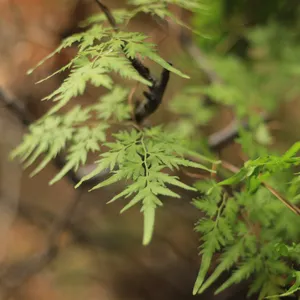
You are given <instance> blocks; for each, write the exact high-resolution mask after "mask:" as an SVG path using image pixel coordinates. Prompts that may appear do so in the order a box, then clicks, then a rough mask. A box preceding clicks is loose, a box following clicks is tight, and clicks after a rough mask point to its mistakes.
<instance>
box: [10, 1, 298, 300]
mask: <svg viewBox="0 0 300 300" xmlns="http://www.w3.org/2000/svg"><path fill="white" fill-rule="evenodd" d="M246 2H247V1H243V2H242V3H241V2H239V3H238V2H236V1H229V0H226V1H225V0H224V1H223V0H222V1H221V0H214V1H203V2H202V1H201V2H200V1H198V0H192V1H184V0H167V1H158V0H151V1H148V0H147V1H146V0H131V1H128V3H129V4H130V5H131V6H130V10H129V9H117V10H114V11H112V14H113V15H114V17H115V19H116V22H117V24H118V26H119V27H120V31H118V32H115V30H114V29H113V28H111V27H110V26H109V25H108V24H107V23H108V22H107V20H106V16H105V14H103V13H100V14H97V15H94V16H91V17H90V18H88V19H87V20H86V21H84V22H82V24H81V25H82V27H83V28H84V31H83V32H81V33H77V34H74V35H72V36H70V37H68V38H66V39H65V40H64V41H63V42H62V44H61V45H60V46H59V47H58V48H57V49H56V50H55V51H54V52H53V53H51V54H50V55H49V56H47V57H46V58H45V59H44V60H42V61H41V62H40V63H39V64H38V65H37V67H39V66H40V65H41V64H43V63H45V61H46V60H48V59H50V58H51V57H53V56H54V55H56V54H58V53H60V52H61V51H63V50H64V49H65V48H68V47H74V46H76V47H77V49H78V51H77V53H76V55H75V56H74V57H73V58H72V59H71V60H70V62H69V63H68V64H67V65H65V66H63V67H62V68H61V69H59V70H57V71H56V72H55V73H54V74H52V75H50V76H48V77H47V78H45V79H43V80H46V79H48V78H50V77H51V76H54V75H55V74H58V73H60V72H64V71H68V76H67V78H66V79H65V80H64V81H63V83H62V85H61V86H60V87H59V88H58V89H57V90H55V91H53V92H52V93H51V94H50V95H49V96H47V97H46V98H45V100H52V101H53V106H52V107H51V109H50V110H49V111H48V113H47V114H46V115H45V116H43V117H42V118H41V119H39V120H37V121H36V122H35V123H33V124H32V125H31V126H30V127H29V130H28V133H27V134H25V136H24V139H23V141H22V143H21V144H20V145H19V146H18V147H17V148H16V149H15V150H14V151H13V153H12V157H15V158H19V159H20V161H21V162H22V163H23V164H24V166H25V167H28V166H30V165H33V164H35V163H36V162H37V161H38V164H37V165H36V166H35V168H34V170H33V171H32V175H35V174H37V173H38V172H40V171H41V170H42V169H43V168H44V167H45V166H46V165H47V164H48V163H49V162H50V161H51V160H53V159H55V158H56V157H57V156H58V155H62V154H64V155H65V160H66V164H65V166H64V167H63V168H62V169H61V170H60V171H59V172H58V174H57V175H56V176H55V177H54V178H53V179H52V180H51V181H50V184H54V183H55V182H57V181H58V180H60V179H62V178H63V176H65V175H66V174H67V173H68V172H69V171H71V170H75V171H76V170H78V168H79V167H80V166H84V165H85V164H86V162H87V159H88V157H89V154H90V153H91V152H94V153H95V154H98V156H99V159H98V160H97V161H96V162H95V169H94V170H93V171H92V172H91V173H90V174H88V175H86V176H84V177H83V178H82V180H81V181H80V182H79V183H78V184H77V186H76V187H77V188H78V187H79V186H81V185H82V184H84V183H85V182H86V181H88V180H90V179H92V178H95V176H96V175H99V174H102V172H103V171H104V170H108V171H109V177H108V178H107V179H106V180H103V181H101V180H99V183H97V184H96V185H95V186H94V187H93V188H92V189H91V190H96V189H99V188H103V187H106V186H109V185H112V184H114V183H118V184H119V185H121V184H125V187H124V189H123V190H122V191H121V192H120V193H119V194H117V195H116V196H114V197H113V198H112V199H111V200H110V201H109V203H111V202H114V201H116V200H120V199H122V198H125V199H126V201H127V202H126V204H125V205H124V207H123V208H122V210H121V213H123V212H125V211H126V210H128V209H129V208H132V207H133V206H139V207H140V210H141V212H142V214H143V217H144V233H143V244H144V245H147V244H149V243H150V241H151V238H152V235H153V231H154V226H155V214H156V209H157V208H158V207H160V206H162V205H163V202H164V201H165V198H167V197H170V198H179V197H180V194H179V193H178V191H177V190H178V188H181V189H182V190H183V191H184V190H189V191H194V192H195V195H196V196H195V199H194V200H193V204H194V206H195V208H196V209H198V210H200V211H201V213H202V215H203V217H201V218H200V220H199V221H198V222H197V224H196V228H195V229H196V231H197V232H198V233H199V235H200V239H201V245H200V249H201V250H200V255H201V265H200V270H199V274H198V276H197V279H196V282H195V286H194V289H193V294H197V293H203V292H204V291H205V290H206V289H208V288H209V287H211V286H212V285H213V284H216V283H218V284H220V286H219V288H217V289H216V290H215V293H216V294H217V293H220V292H222V291H224V290H225V289H228V288H229V287H230V286H232V285H234V284H238V283H240V282H241V281H243V280H247V279H249V278H251V285H250V287H249V296H251V295H254V294H255V295H257V297H258V299H264V298H275V299H279V297H284V296H289V295H291V294H294V293H297V291H299V289H300V275H299V274H300V273H299V264H300V246H299V240H300V230H299V229H300V218H299V208H298V206H299V204H300V196H299V195H300V184H299V183H300V177H299V173H297V172H299V164H300V158H299V156H298V152H299V150H300V142H296V143H294V144H293V145H292V146H291V147H289V149H288V150H287V151H285V152H284V153H282V152H279V151H278V152H277V151H275V150H274V148H273V146H274V143H275V142H276V139H275V138H274V137H273V135H272V132H271V130H270V128H269V126H268V124H267V123H266V121H265V116H266V115H268V116H269V115H270V114H272V113H274V112H277V111H279V109H280V104H281V103H282V102H283V101H286V100H291V99H293V98H294V96H295V95H299V94H300V90H299V79H300V78H299V76H300V72H299V61H300V54H299V53H300V51H299V50H300V49H299V43H298V42H299V34H298V32H294V31H290V30H289V28H287V27H284V26H282V25H281V23H280V22H279V21H276V22H275V21H274V20H275V19H276V20H277V19H281V18H279V16H278V18H277V17H276V18H274V20H273V22H269V23H267V21H268V20H269V13H268V14H267V15H268V16H267V17H266V19H265V21H266V22H265V23H266V24H267V25H266V26H263V27H255V28H254V27H253V28H251V29H249V28H246V27H245V26H244V25H243V26H242V27H243V28H241V24H243V22H244V21H245V20H252V18H253V16H251V15H249V14H250V13H248V12H247V11H243V13H241V14H240V15H239V14H238V12H240V11H242V10H243V9H244V8H245V7H247V5H246V4H247V3H246ZM275 2H276V5H275V4H274V6H275V9H274V11H276V12H277V13H278V10H279V8H282V9H283V10H284V8H285V5H284V4H283V2H282V1H281V0H278V1H274V3H275ZM230 3H234V5H232V6H231V5H229V4H230ZM172 5H177V6H179V7H181V8H183V9H188V10H190V11H192V12H194V16H195V18H196V17H198V18H197V19H198V20H197V21H195V24H196V26H194V27H193V28H192V31H193V32H198V31H200V34H204V35H205V34H209V35H211V40H206V42H205V47H204V48H205V49H212V48H215V46H216V45H217V44H218V45H219V46H220V43H221V44H222V43H223V42H224V43H225V44H226V43H227V47H225V48H224V47H219V46H218V47H216V50H214V51H210V53H209V55H207V64H210V65H211V67H212V68H213V70H214V71H215V72H216V73H217V74H218V76H219V77H220V78H221V80H218V82H212V83H211V84H209V85H206V84H202V83H201V82H198V81H199V80H197V84H196V85H190V86H187V87H185V88H184V89H182V91H181V92H180V93H178V94H177V95H176V96H175V97H174V99H173V100H172V101H170V105H169V108H170V112H171V113H173V114H175V115H176V119H175V122H170V123H169V124H165V125H166V126H152V127H151V126H149V127H148V128H145V127H143V126H142V125H140V124H139V125H138V124H134V123H133V122H131V121H130V120H131V112H132V111H134V106H131V96H132V95H131V93H130V88H129V87H124V86H121V85H118V84H116V82H115V81H116V80H115V78H116V77H115V76H114V75H115V74H117V75H118V76H119V77H120V78H121V79H122V80H125V79H126V86H128V85H131V84H132V81H134V82H139V83H142V84H143V85H145V86H146V88H147V87H149V86H150V85H151V82H149V81H148V80H146V79H145V78H144V77H142V76H141V75H140V74H139V73H138V72H137V71H136V69H135V68H134V67H133V65H132V59H135V58H139V59H141V60H142V61H144V60H145V59H146V60H148V59H149V60H152V61H153V62H155V63H156V64H158V65H160V66H161V67H162V68H165V69H167V70H169V71H171V72H173V73H174V74H176V75H178V76H180V77H182V78H188V76H187V75H185V74H184V73H183V72H181V71H179V70H178V69H177V68H175V67H173V66H171V65H170V64H169V63H167V62H166V60H165V59H163V58H162V57H161V56H160V55H159V54H158V52H157V47H156V45H155V44H153V43H150V42H148V41H147V39H148V36H147V35H145V34H144V33H141V32H127V31H126V30H125V29H126V25H127V24H128V22H129V21H130V20H131V19H133V18H134V17H135V16H136V15H138V14H140V13H146V14H149V15H151V16H152V17H155V19H156V20H157V19H159V18H160V19H167V20H170V19H171V20H172V21H174V22H176V23H177V24H179V25H180V26H185V27H188V26H187V25H186V24H185V23H183V22H182V21H181V20H180V19H178V17H176V16H175V15H174V14H173V13H172V12H171V10H170V7H171V6H172ZM265 5H266V7H267V6H268V7H269V6H270V3H269V1H267V2H266V3H265ZM270 14H271V13H270ZM200 15H201V16H203V18H202V17H201V18H199V16H200ZM257 22H258V21H257ZM258 23H259V22H258ZM297 26H298V25H297V24H295V28H298V27H297ZM206 29H209V30H208V32H207V31H206ZM279 38H280V41H281V42H280V43H279V42H278V40H279ZM243 39H244V40H247V42H248V43H249V46H248V48H247V51H246V54H245V53H244V55H243V58H241V57H239V58H238V56H236V55H234V51H232V49H233V48H234V47H233V45H231V46H228V44H229V45H230V43H232V41H235V40H243ZM198 41H199V44H201V45H203V43H204V40H203V39H202V38H199V37H198ZM233 44H234V42H233ZM223 46H224V45H223ZM220 48H221V50H220ZM205 49H204V50H205ZM224 49H225V50H224ZM228 50H230V52H231V54H230V55H229V53H228V52H229V51H228ZM237 52H238V51H237ZM223 54H226V55H223ZM239 54H240V53H239ZM32 71H33V70H31V71H30V72H29V73H31V72H32ZM196 79H197V78H196ZM43 80H41V81H43ZM127 80H128V81H127ZM220 82H222V83H220ZM89 84H90V85H93V86H95V87H102V88H104V89H106V90H107V92H106V94H104V95H103V96H101V97H100V98H99V99H97V100H95V101H94V102H92V103H89V104H87V105H85V106H71V102H72V99H73V98H75V97H77V96H79V95H82V94H83V93H84V92H85V90H86V88H87V86H88V85H89ZM208 98H209V100H210V102H211V104H210V105H207V101H206V100H207V99H208ZM68 105H70V106H71V108H69V107H67V108H68V109H67V112H66V113H62V108H66V106H68ZM222 108H226V109H227V110H228V109H230V110H231V112H232V114H234V117H235V121H236V124H237V126H238V138H237V139H236V140H235V142H236V143H237V144H239V145H240V148H241V152H242V155H241V156H242V157H243V164H242V167H241V168H237V167H235V166H230V164H228V163H226V162H224V161H219V160H217V159H215V154H214V153H211V152H212V151H211V150H210V149H209V139H207V134H205V133H206V131H205V130H206V129H207V128H209V125H210V124H211V122H212V121H214V120H216V119H217V118H218V117H219V113H220V111H221V110H222ZM245 124H247V126H244V125H245ZM113 125H117V127H118V131H117V130H116V128H115V127H114V126H113ZM119 127H122V129H120V128H119ZM203 129H205V130H203ZM234 155H235V154H234ZM182 168H188V169H189V168H193V169H194V171H195V170H196V172H199V173H200V174H196V176H195V177H196V178H202V177H205V178H206V179H203V180H199V181H197V182H196V183H195V185H194V187H192V186H190V185H188V184H186V183H185V182H183V180H182V179H181V178H179V177H178V176H177V173H176V172H178V171H179V170H181V169H182ZM232 171H233V172H234V174H233V175H232V174H231V173H229V172H232ZM214 173H216V174H214ZM197 175H199V176H197ZM206 175H207V176H206ZM97 178H99V176H98V177H97ZM275 188H276V189H275ZM175 189H176V190H175ZM295 212H296V213H295ZM297 213H298V214H297ZM216 257H217V258H216ZM215 261H217V264H216V265H215V264H212V262H215ZM212 265H215V267H212ZM224 273H226V274H229V276H228V277H227V279H225V281H224V282H223V283H220V277H221V275H223V274H224Z"/></svg>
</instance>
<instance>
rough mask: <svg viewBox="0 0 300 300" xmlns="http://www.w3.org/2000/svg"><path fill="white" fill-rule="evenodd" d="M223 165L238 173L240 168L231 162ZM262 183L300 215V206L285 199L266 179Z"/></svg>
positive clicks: (224, 162) (223, 162)
mask: <svg viewBox="0 0 300 300" xmlns="http://www.w3.org/2000/svg"><path fill="white" fill-rule="evenodd" d="M222 166H223V168H224V169H226V170H228V171H231V172H232V173H238V172H239V171H240V169H239V168H238V167H236V166H234V165H232V164H231V163H229V162H226V161H224V160H223V161H222ZM261 184H262V185H263V186H264V187H265V188H266V189H267V190H268V191H270V192H271V193H272V194H273V195H274V196H275V197H276V198H277V199H278V200H280V201H281V202H282V203H283V204H284V205H285V206H286V207H287V208H288V209H289V210H291V211H292V212H293V213H295V214H296V215H298V216H300V208H299V207H297V206H296V205H294V204H292V203H290V202H289V201H288V200H287V199H285V198H284V197H283V196H282V195H281V194H280V193H279V192H278V191H277V190H276V189H274V188H273V187H272V186H270V185H269V184H268V183H266V182H265V181H262V182H261Z"/></svg>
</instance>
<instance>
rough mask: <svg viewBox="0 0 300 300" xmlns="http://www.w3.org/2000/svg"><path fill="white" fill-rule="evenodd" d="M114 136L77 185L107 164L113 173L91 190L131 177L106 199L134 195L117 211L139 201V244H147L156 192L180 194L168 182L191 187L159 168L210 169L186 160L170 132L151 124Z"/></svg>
mask: <svg viewBox="0 0 300 300" xmlns="http://www.w3.org/2000/svg"><path fill="white" fill-rule="evenodd" d="M114 136H115V138H116V141H115V142H114V143H106V144H105V145H106V146H107V147H108V148H109V149H110V150H109V151H108V152H105V153H103V154H102V155H101V159H100V160H99V161H97V167H96V169H95V170H94V171H93V172H92V173H91V174H89V175H87V176H85V177H84V178H83V179H82V181H81V182H80V183H79V184H78V185H77V186H80V184H81V183H82V182H84V181H86V180H89V179H90V178H92V177H94V176H95V175H97V174H98V173H100V172H101V171H103V170H105V169H107V168H109V169H110V170H111V172H112V173H113V175H112V176H111V177H109V178H108V179H107V180H105V181H102V182H101V183H99V184H97V185H96V186H95V187H94V188H93V189H92V190H95V189H99V188H101V187H104V186H107V185H110V184H112V183H115V182H118V181H120V180H130V181H132V183H130V184H129V185H128V186H127V188H126V189H124V190H123V191H122V192H121V193H119V194H118V195H116V196H115V197H114V198H113V199H112V200H111V201H110V202H113V201H115V200H117V199H119V198H121V197H125V198H128V197H131V196H133V195H134V196H133V197H132V199H131V200H130V201H129V203H128V204H127V205H126V206H124V208H123V209H122V211H121V212H124V211H126V210H127V209H129V208H130V207H132V206H134V205H136V204H137V203H139V202H141V203H142V208H141V211H142V212H143V215H144V237H143V244H144V245H147V244H148V243H149V242H150V240H151V237H152V233H153V228H154V220H155V209H156V207H157V206H161V205H162V202H161V200H160V199H159V197H158V196H168V197H173V198H174V197H175V198H179V197H180V196H179V195H178V194H177V193H175V192H173V191H172V190H170V188H169V187H168V185H173V186H177V187H180V188H183V189H186V190H195V189H194V188H192V187H190V186H188V185H186V184H184V183H183V182H181V181H179V178H178V177H177V176H171V175H169V174H167V173H165V172H162V170H165V169H170V170H173V169H174V168H175V169H178V168H179V167H180V166H184V167H193V168H199V169H204V170H207V171H211V170H209V169H207V168H206V167H205V166H204V165H201V164H198V163H195V162H191V161H189V160H186V159H185V158H184V154H185V153H186V152H187V150H185V149H184V147H183V146H181V145H180V141H178V139H177V138H176V137H175V136H174V135H173V136H172V135H171V134H167V133H165V132H163V131H162V130H161V128H157V127H154V128H152V129H149V130H144V132H138V131H136V130H133V131H131V132H126V131H124V132H119V133H117V134H115V135H114ZM115 166H118V167H119V169H118V170H117V171H113V170H114V168H115ZM211 172H213V171H211Z"/></svg>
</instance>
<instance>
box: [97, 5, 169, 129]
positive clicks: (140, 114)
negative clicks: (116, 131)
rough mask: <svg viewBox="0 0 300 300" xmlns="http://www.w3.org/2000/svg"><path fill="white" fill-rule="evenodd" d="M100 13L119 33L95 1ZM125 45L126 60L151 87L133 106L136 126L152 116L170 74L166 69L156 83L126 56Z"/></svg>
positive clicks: (105, 9) (142, 68) (141, 64)
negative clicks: (143, 98) (142, 98)
mask: <svg viewBox="0 0 300 300" xmlns="http://www.w3.org/2000/svg"><path fill="white" fill-rule="evenodd" d="M95 1H96V3H97V4H98V6H99V7H100V9H101V10H102V12H103V13H104V14H105V16H106V18H107V20H108V22H109V24H110V26H111V27H112V28H113V30H114V31H115V32H119V28H118V25H117V22H116V20H115V18H114V16H113V15H112V13H111V12H110V10H109V9H108V7H107V6H105V5H104V4H103V3H102V2H101V1H99V0H95ZM125 48H126V43H125V45H123V46H122V51H123V52H124V54H125V56H126V57H127V59H128V60H129V61H130V62H131V65H132V67H133V68H134V69H135V70H136V71H137V72H138V73H139V74H140V76H142V77H143V78H144V79H146V80H148V81H149V82H151V84H152V86H150V87H149V92H144V93H143V94H144V96H145V98H146V101H141V102H139V103H137V105H136V106H135V111H134V117H135V120H134V121H136V122H137V123H138V124H140V123H142V122H143V120H144V119H146V118H147V117H149V116H150V115H151V114H153V113H154V112H155V111H156V110H157V108H158V107H159V105H160V104H161V102H162V98H163V95H164V92H165V89H166V87H167V84H168V81H169V77H170V74H169V73H170V72H169V70H167V69H164V70H163V71H162V75H161V79H160V81H159V82H158V81H157V80H156V79H155V78H154V76H152V74H151V72H150V70H149V69H148V68H147V67H146V66H145V65H144V64H143V63H142V62H141V61H140V60H139V59H138V58H136V57H134V58H131V57H128V56H127V55H126V50H125Z"/></svg>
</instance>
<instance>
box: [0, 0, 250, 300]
mask: <svg viewBox="0 0 300 300" xmlns="http://www.w3.org/2000/svg"><path fill="white" fill-rule="evenodd" d="M105 4H106V5H108V6H109V7H111V8H114V7H118V6H119V5H122V4H123V1H121V0H120V1H116V0H107V1H105ZM93 12H98V7H97V6H96V5H95V3H94V1H92V0H91V1H87V0H86V1H81V0H77V1H76V0H51V1H50V0H0V87H1V89H2V90H3V91H4V92H5V93H6V94H7V95H9V96H10V97H16V98H17V99H18V100H20V101H21V102H22V103H23V104H24V105H25V107H26V108H27V109H28V111H29V112H30V113H31V114H32V115H33V116H34V117H35V118H38V117H39V116H41V114H43V113H44V112H45V111H46V110H47V107H49V105H51V103H47V102H41V101H40V99H41V98H43V97H44V96H46V95H47V94H48V93H49V92H50V91H52V90H53V89H54V88H56V87H57V86H58V85H59V83H60V82H61V81H62V80H63V76H64V75H60V76H56V77H54V78H52V79H51V80H49V81H47V82H44V83H42V84H39V85H36V84H35V82H36V81H37V80H39V79H41V78H43V77H45V76H46V75H47V74H49V73H50V72H51V71H53V70H55V69H57V68H58V67H59V66H61V65H63V64H64V63H66V62H67V61H68V59H69V57H71V55H72V53H73V51H74V49H70V50H68V51H64V52H63V53H62V54H61V55H58V56H56V57H55V58H54V59H52V60H51V61H49V62H47V63H46V64H45V65H44V66H42V67H41V68H40V69H38V71H36V72H35V73H33V75H31V76H27V75H26V71H27V70H28V69H30V68H31V67H32V66H34V65H35V64H36V63H37V62H38V61H39V60H40V59H42V58H43V57H45V56H46V55H47V54H48V53H50V52H51V51H52V50H53V49H55V48H56V47H57V46H58V45H59V43H60V41H61V39H62V38H63V37H65V36H67V35H68V34H70V33H72V32H74V31H76V30H77V24H78V22H79V21H80V20H82V19H84V18H85V17H87V16H88V15H90V14H91V13H93ZM130 26H131V27H132V28H136V29H137V30H144V31H146V32H147V33H151V34H152V36H153V39H154V41H155V42H158V43H159V49H160V51H161V55H162V56H163V57H165V59H166V60H168V59H169V58H172V57H175V56H179V55H182V52H181V49H180V46H179V45H178V42H177V39H176V36H175V35H172V34H169V35H168V36H165V33H164V32H162V30H161V29H160V27H159V26H158V25H157V24H156V23H153V22H152V21H151V20H150V19H148V18H146V17H139V18H138V19H137V20H135V21H134V22H133V23H131V24H130ZM183 67H184V65H183ZM158 71H159V70H158ZM184 71H188V70H184ZM182 84H183V83H182V81H181V80H180V79H178V78H173V77H172V80H171V83H170V87H169V88H168V93H167V97H166V98H168V97H169V96H170V95H172V93H174V92H175V91H176V90H178V89H180V87H181V85H182ZM101 92H102V91H101V90H100V91H99V90H95V89H91V90H88V91H87V93H86V94H85V96H84V97H80V98H79V99H76V100H74V103H75V102H80V103H84V102H85V101H93V99H95V97H97V95H99V93H101ZM163 112H164V110H163V109H162V110H160V112H158V113H157V114H156V115H155V118H156V119H157V122H161V121H162V120H163V119H164V118H166V116H165V115H164V114H163ZM225 121H226V120H225ZM217 126H218V127H220V126H221V125H220V124H217ZM23 132H24V128H23V126H22V124H21V123H20V122H19V120H18V118H16V116H14V115H13V114H12V113H11V112H10V111H9V110H8V109H7V108H6V107H5V106H3V105H2V104H1V107H0V133H1V140H0V154H1V155H0V188H1V189H0V264H2V265H3V270H4V271H5V267H6V266H9V265H11V264H13V263H19V262H22V261H27V259H28V258H31V257H33V258H34V255H36V254H39V253H43V251H44V249H45V248H46V247H47V242H48V236H49V231H50V228H51V225H52V224H53V223H55V220H56V219H57V218H59V216H60V215H63V213H64V210H65V209H66V208H67V206H68V204H69V203H71V202H72V201H74V199H75V198H76V197H80V203H79V205H78V207H77V208H76V211H75V213H74V215H73V217H72V220H71V223H70V224H68V226H67V228H66V229H65V230H63V233H62V234H61V235H60V237H59V241H58V244H59V247H58V251H57V252H56V253H55V254H54V256H53V259H49V262H47V263H46V264H45V265H44V266H43V267H42V268H41V270H40V271H38V272H34V275H33V276H30V277H29V278H28V279H27V280H26V281H25V282H24V283H23V282H22V284H21V285H18V284H15V283H14V276H15V277H16V278H18V277H19V276H21V277H22V274H20V271H19V270H18V269H17V271H15V272H12V273H10V274H12V277H10V278H4V282H5V284H1V285H0V288H1V291H0V297H1V298H3V299H6V298H11V299H26V300H27V299H28V300H47V299H49V300H50V299H51V300H60V299H61V300H62V299H64V300H69V299H72V300H83V299H85V300H93V299H101V300H108V299H112V300H118V299H120V300H121V299H122V300H123V299H128V300H141V299H150V300H152V299H153V300H154V299H155V300H160V299H161V300H169V299H172V300H176V299H244V294H243V289H242V288H243V287H241V286H236V287H233V288H232V289H231V290H229V291H228V292H224V293H223V294H222V295H220V296H218V297H214V296H213V289H214V288H213V287H212V289H211V290H210V291H208V292H207V293H206V294H204V295H201V296H196V297H194V296H192V287H193V284H194V280H195V278H196V275H197V272H198V266H199V263H200V259H199V256H198V237H197V235H196V234H195V233H194V231H193V226H194V223H195V222H196V221H197V219H198V218H199V212H198V211H197V210H194V209H193V207H192V205H191V204H190V201H191V198H192V197H191V196H192V195H183V197H182V199H179V200H177V199H176V200H175V199H172V200H167V201H165V205H164V207H163V208H162V209H159V212H158V215H157V221H156V229H155V234H154V238H153V242H152V243H151V245H150V246H148V247H143V246H142V245H141V238H142V215H141V214H140V213H139V211H138V209H132V210H130V211H128V212H126V213H125V214H122V215H120V214H119V210H120V207H122V204H123V203H122V201H120V202H116V203H114V204H111V205H107V204H106V202H107V201H108V200H109V199H110V197H111V196H112V195H114V194H115V193H116V191H115V190H114V189H115V188H116V189H118V187H110V188H107V189H105V190H103V191H96V192H93V193H88V192H87V191H86V190H83V191H82V192H81V193H80V195H79V194H78V191H75V190H74V188H73V184H72V183H71V182H70V181H69V180H68V179H67V178H65V179H63V180H62V181H61V182H59V183H57V184H55V185H54V186H51V187H50V186H48V181H49V180H50V179H51V177H52V176H53V175H54V174H55V172H56V171H57V169H56V167H55V166H54V165H49V166H48V167H47V168H45V169H44V170H43V171H42V172H41V173H40V174H39V175H38V176H36V177H34V178H29V173H30V170H29V171H27V170H26V171H23V170H22V169H21V167H20V166H19V165H18V163H17V162H12V161H9V160H8V156H9V153H10V151H11V150H12V149H13V147H15V146H16V145H17V144H18V143H19V142H20V141H21V138H22V134H23ZM119 188H120V187H119ZM56 250H57V249H56ZM25 269H26V268H25ZM4 271H3V272H4ZM3 274H5V272H4V273H3ZM4 277H5V276H4ZM10 286H11V287H12V288H11V289H10V291H9V293H8V294H7V293H6V290H7V287H10ZM240 289H241V292H239V291H240ZM11 292H12V293H11ZM1 298H0V299H1Z"/></svg>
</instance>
